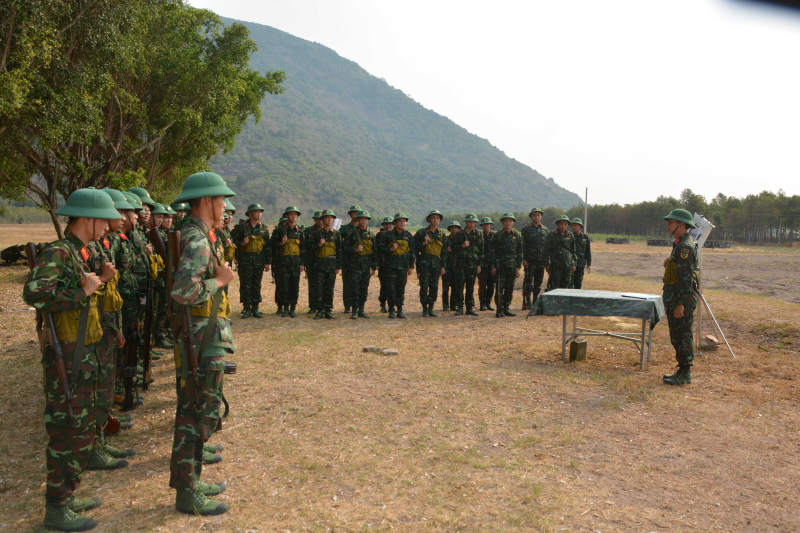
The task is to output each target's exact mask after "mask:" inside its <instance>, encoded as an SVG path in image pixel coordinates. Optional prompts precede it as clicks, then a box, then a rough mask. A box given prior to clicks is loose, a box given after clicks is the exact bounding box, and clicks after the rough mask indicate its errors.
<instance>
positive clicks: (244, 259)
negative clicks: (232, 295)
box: [239, 252, 264, 305]
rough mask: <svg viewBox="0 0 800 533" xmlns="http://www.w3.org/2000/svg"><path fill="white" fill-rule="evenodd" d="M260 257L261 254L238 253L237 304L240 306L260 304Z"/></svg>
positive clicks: (261, 269)
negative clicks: (240, 304)
mask: <svg viewBox="0 0 800 533" xmlns="http://www.w3.org/2000/svg"><path fill="white" fill-rule="evenodd" d="M248 256H257V257H248ZM260 257H261V253H246V252H240V253H239V302H240V303H242V304H245V305H250V304H258V303H260V302H261V281H262V279H263V278H264V261H263V260H262V259H260Z"/></svg>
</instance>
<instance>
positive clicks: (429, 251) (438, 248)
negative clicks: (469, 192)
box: [414, 210, 447, 317]
mask: <svg viewBox="0 0 800 533" xmlns="http://www.w3.org/2000/svg"><path fill="white" fill-rule="evenodd" d="M443 218H444V216H443V215H442V214H441V213H440V212H439V211H436V210H433V211H431V212H430V213H428V217H427V218H426V219H425V220H427V221H428V224H429V226H428V227H427V228H422V229H420V230H419V231H418V232H417V233H416V235H414V247H415V248H416V251H417V278H418V279H419V302H420V303H421V304H422V316H424V317H425V316H439V315H437V314H436V313H435V312H434V311H433V306H434V304H435V303H436V297H437V296H438V295H439V278H440V277H441V276H442V275H444V265H445V263H446V261H447V243H446V242H445V241H446V239H447V236H446V235H445V233H444V231H443V230H440V229H439V223H440V222H441V221H442V219H443Z"/></svg>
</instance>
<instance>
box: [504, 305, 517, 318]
mask: <svg viewBox="0 0 800 533" xmlns="http://www.w3.org/2000/svg"><path fill="white" fill-rule="evenodd" d="M503 314H504V315H506V316H517V313H512V312H511V309H510V308H509V307H508V306H505V307H503Z"/></svg>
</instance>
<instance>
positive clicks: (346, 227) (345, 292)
mask: <svg viewBox="0 0 800 533" xmlns="http://www.w3.org/2000/svg"><path fill="white" fill-rule="evenodd" d="M359 211H361V206H358V205H351V206H350V209H349V210H348V211H347V214H348V215H350V222H349V223H348V224H342V227H341V228H339V235H340V236H341V237H342V242H344V241H345V240H346V239H347V237H348V235H349V234H350V232H351V231H353V230H354V229H355V228H356V226H357V225H358V224H357V223H356V215H358V212H359ZM342 253H343V254H344V255H342V301H343V303H344V312H345V313H349V312H350V306H351V305H354V304H353V303H351V302H350V292H351V291H350V276H349V275H348V273H347V264H348V262H349V261H350V252H348V251H347V250H344V251H343V252H342Z"/></svg>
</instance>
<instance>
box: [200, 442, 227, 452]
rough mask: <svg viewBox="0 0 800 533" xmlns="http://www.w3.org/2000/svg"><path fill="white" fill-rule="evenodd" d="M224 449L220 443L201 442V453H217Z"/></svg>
mask: <svg viewBox="0 0 800 533" xmlns="http://www.w3.org/2000/svg"><path fill="white" fill-rule="evenodd" d="M224 449H225V446H223V445H222V444H203V453H219V452H221V451H222V450H224Z"/></svg>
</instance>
